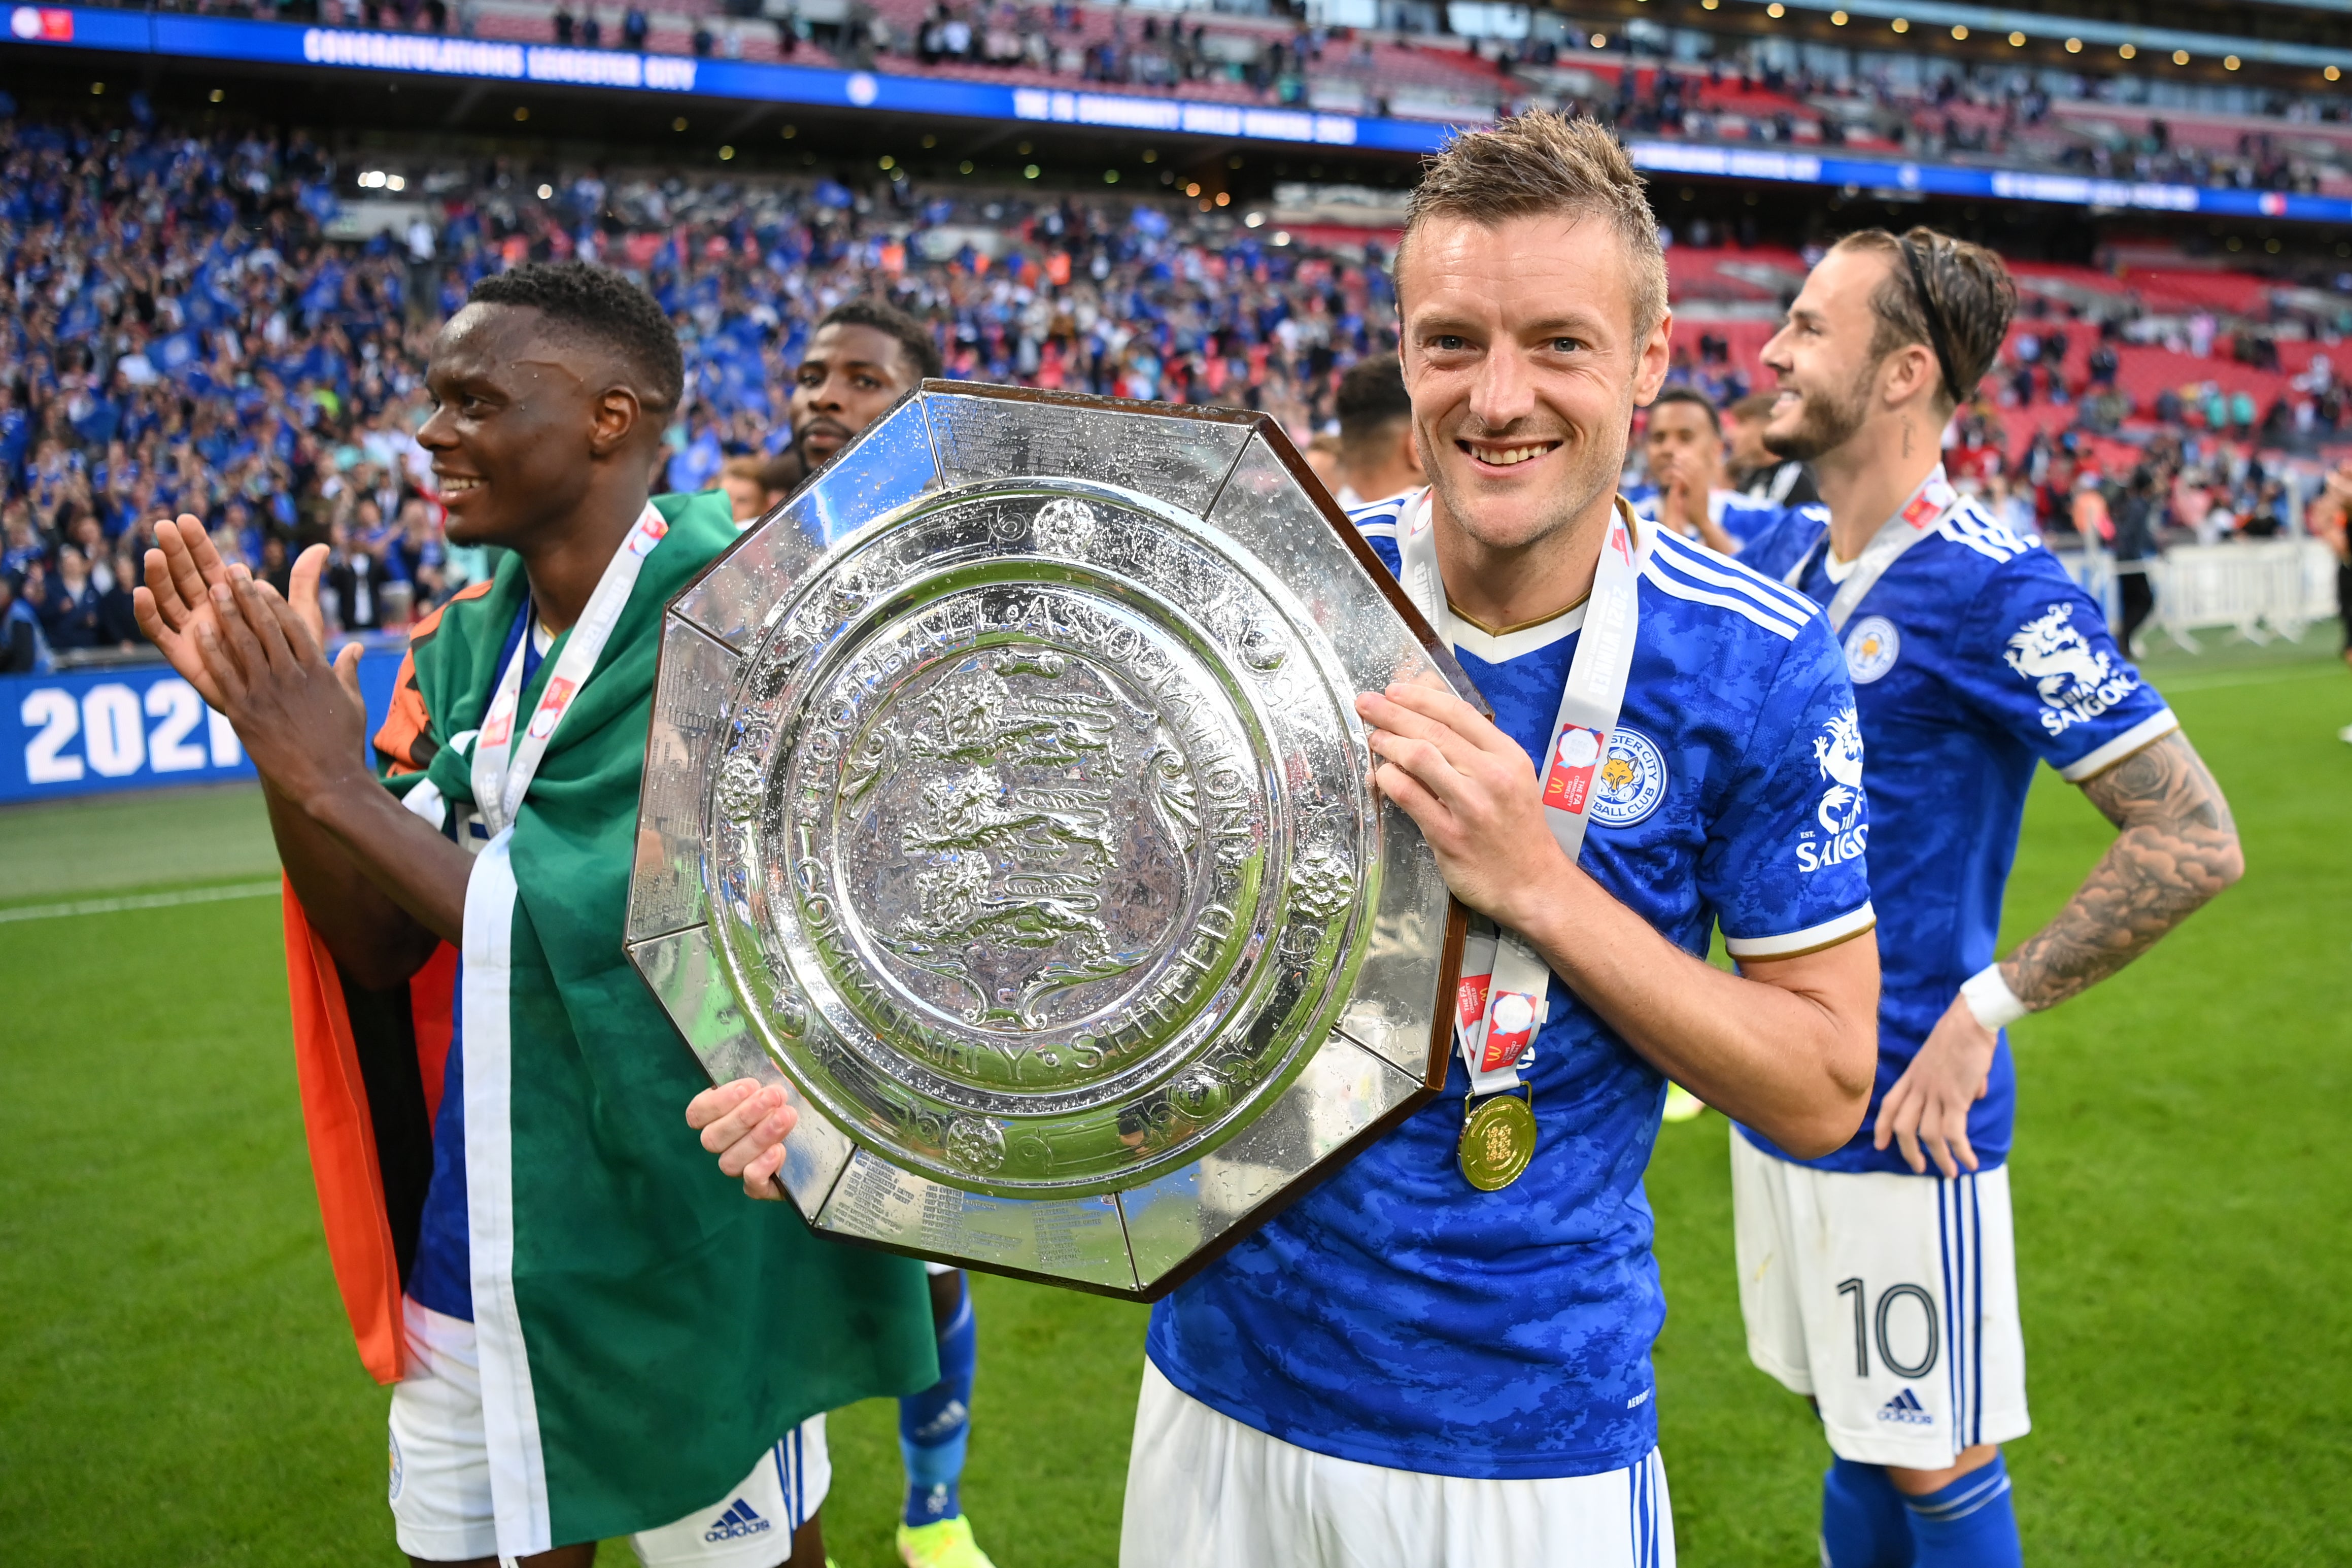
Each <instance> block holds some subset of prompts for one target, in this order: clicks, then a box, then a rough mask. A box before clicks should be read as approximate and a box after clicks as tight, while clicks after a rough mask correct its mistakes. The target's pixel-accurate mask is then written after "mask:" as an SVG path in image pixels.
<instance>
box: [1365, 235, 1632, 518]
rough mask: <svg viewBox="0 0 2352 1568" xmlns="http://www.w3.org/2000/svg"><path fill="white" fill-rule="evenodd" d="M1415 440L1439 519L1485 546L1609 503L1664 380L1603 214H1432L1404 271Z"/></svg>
mask: <svg viewBox="0 0 2352 1568" xmlns="http://www.w3.org/2000/svg"><path fill="white" fill-rule="evenodd" d="M1397 298H1398V306H1399V309H1400V311H1401V312H1402V318H1403V327H1404V345H1403V362H1404V379H1405V387H1406V390H1407V391H1408V392H1409V393H1410V394H1411V395H1412V420H1413V436H1414V439H1415V440H1416V442H1418V444H1419V446H1420V448H1421V455H1422V461H1423V465H1424V466H1425V467H1426V468H1427V469H1428V472H1429V477H1430V482H1431V484H1432V486H1433V488H1434V489H1435V490H1436V492H1437V499H1438V501H1439V503H1440V507H1441V509H1442V510H1443V512H1444V515H1445V516H1446V517H1447V518H1449V519H1450V520H1451V521H1453V522H1454V525H1455V526H1457V527H1459V528H1461V529H1462V530H1463V531H1465V533H1467V534H1468V535H1469V536H1470V537H1471V538H1472V539H1474V540H1475V541H1476V542H1478V543H1479V544H1481V545H1484V546H1486V548H1488V549H1490V550H1505V551H1507V550H1518V549H1523V548H1525V547H1527V546H1528V545H1530V544H1535V543H1538V542H1541V541H1542V540H1544V539H1547V538H1549V537H1550V536H1552V535H1554V534H1557V533H1559V531H1562V530H1564V529H1566V528H1568V527H1569V526H1570V524H1572V523H1574V522H1576V521H1578V520H1579V519H1580V518H1583V517H1585V516H1586V515H1587V514H1588V513H1590V512H1591V511H1592V510H1593V509H1594V508H1595V507H1605V506H1606V505H1607V504H1608V500H1609V498H1610V497H1611V496H1612V495H1613V494H1614V493H1615V491H1616V488H1617V476H1618V473H1619V471H1620V470H1621V469H1622V468H1623V467H1624V461H1625V439H1626V430H1627V427H1628V426H1629V424H1630V423H1631V421H1632V418H1633V405H1635V404H1636V403H1638V402H1643V401H1645V400H1647V399H1648V398H1649V397H1651V396H1652V395H1654V394H1655V393H1656V391H1657V389H1658V386H1659V384H1661V383H1662V382H1663V381H1664V378H1665V374H1666V330H1667V323H1666V322H1665V321H1660V322H1659V323H1658V324H1657V325H1656V326H1654V328H1652V329H1651V330H1650V331H1649V332H1648V333H1647V334H1646V335H1644V336H1643V337H1639V338H1637V337H1636V336H1635V335H1634V331H1633V275H1632V268H1631V266H1630V265H1629V258H1628V257H1627V254H1626V249H1625V246H1624V244H1623V242H1622V240H1620V239H1619V238H1618V237H1617V236H1616V234H1615V233H1614V232H1613V231H1612V229H1611V227H1610V226H1609V224H1608V223H1607V222H1606V221H1605V220H1604V219H1602V218H1601V217H1599V216H1591V217H1585V216H1580V215H1577V214H1572V213H1567V212H1552V213H1539V214H1535V215H1531V216H1522V217H1513V218H1508V219H1506V220H1504V221H1503V222H1500V223H1497V224H1493V225H1487V224H1481V223H1477V222H1474V221H1472V220H1469V219H1466V218H1454V217H1439V218H1433V219H1432V220H1430V221H1429V222H1427V223H1426V224H1424V225H1423V226H1420V227H1419V228H1417V229H1415V230H1414V232H1413V235H1412V243H1411V245H1410V246H1409V247H1407V249H1406V251H1405V255H1404V257H1403V258H1402V261H1401V262H1400V264H1399V268H1398V274H1397Z"/></svg>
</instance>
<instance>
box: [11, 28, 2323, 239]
mask: <svg viewBox="0 0 2352 1568" xmlns="http://www.w3.org/2000/svg"><path fill="white" fill-rule="evenodd" d="M8 27H9V39H8V42H10V43H11V44H21V45H25V46H30V47H41V46H59V45H62V46H68V47H77V48H86V49H116V50H123V51H128V52H134V53H140V54H159V55H165V56H170V57H172V58H179V59H211V60H244V61H251V62H254V63H257V64H268V65H313V66H326V67H332V68H339V69H345V70H371V71H401V72H407V73H422V74H425V75H435V76H457V77H468V78H474V79H491V80H501V81H512V82H518V83H538V84H544V85H548V86H562V87H604V88H614V89H620V90H623V91H632V92H660V93H673V94H689V93H690V94H693V95H695V96H697V97H702V98H721V99H734V100H750V101H754V102H767V103H789V104H806V105H810V106H813V107H819V108H836V109H851V110H875V111H876V112H878V113H898V114H936V115H947V116H952V117H955V118H959V119H969V120H1013V121H1036V122H1038V123H1041V124H1058V125H1087V126H1098V127H1102V128H1105V129H1110V130H1120V131H1142V132H1163V133H1166V134H1169V135H1193V136H1216V137H1224V138H1230V139H1234V140H1239V141H1255V142H1291V143H1305V144H1307V145H1310V146H1321V147H1356V148H1362V149H1366V150H1370V151H1376V152H1384V153H1433V152H1435V151H1436V150H1437V148H1438V146H1439V144H1440V143H1441V142H1443V141H1444V138H1445V135H1446V132H1447V127H1445V126H1444V125H1441V124H1437V123H1435V122H1433V121H1419V120H1383V119H1371V118H1367V117H1362V116H1358V115H1352V114H1323V113H1318V112H1314V111H1310V110H1301V109H1283V108H1275V107H1258V106H1245V105H1242V104H1234V103H1209V102H1203V101H1201V100H1195V99H1184V98H1147V97H1144V96H1142V95H1140V94H1135V93H1119V92H1084V91H1076V90H1065V89H1049V88H1033V87H999V86H993V85H991V84H988V83H984V82H969V81H947V80H942V79H938V78H934V77H919V76H897V75H893V74H891V73H888V72H881V71H845V70H834V69H824V68H816V67H813V66H784V65H760V64H754V63H752V62H751V61H748V60H711V59H691V58H682V57H678V56H671V55H640V54H633V53H630V52H628V51H625V50H621V49H575V48H564V47H557V46H555V45H552V44H522V43H512V42H501V41H499V40H496V39H487V38H452V37H442V36H440V35H437V34H425V33H378V32H363V31H361V30H358V29H355V28H341V27H304V26H298V25H295V24H293V23H287V22H245V21H236V20H232V19H229V18H226V17H217V16H180V15H176V14H170V13H163V12H153V13H150V12H139V11H107V10H97V9H89V8H83V7H79V6H35V5H18V6H16V7H15V8H14V9H13V10H11V11H10V13H9V18H8ZM1629 146H1630V147H1631V149H1632V152H1633V161H1634V163H1636V164H1637V165H1639V166H1640V167H1642V168H1643V169H1647V170H1651V171H1653V172H1654V173H1658V174H1692V175H1701V176H1708V177H1715V178H1723V179H1735V180H1762V181H1777V182H1784V183H1788V184H1804V185H1836V186H1853V187H1856V188H1858V189H1866V190H1901V191H1914V192H1918V193H1920V194H1922V195H1938V196H1958V197H1963V198H1966V197H1978V198H1981V199H1984V200H1988V201H2023V202H2050V203H2055V204H2058V205H2066V206H2103V207H2119V208H2139V209H2142V210H2147V211H2155V212H2178V213H2208V214H2212V215H2214V216H2227V217H2272V218H2289V219H2295V220H2300V221H2303V222H2306V223H2352V200H2346V199H2344V198H2342V197H2338V196H2317V195H2295V194H2290V193H2286V192H2279V191H2247V190H2237V189H2215V188H2210V187H2205V186H2197V185H2167V184H2141V183H2137V182H2132V181H2124V180H2095V179H2091V178H2087V177H2084V176H2077V175H2071V174H2034V173H2029V172H2026V171H2022V170H2009V169H1984V168H1963V167H1957V166H1953V165H1948V164H1933V163H1905V162H1903V161H1901V160H1899V159H1894V158H1869V157H1843V156H1836V157H1832V156H1824V155H1821V154H1816V153H1800V152H1782V151H1768V150H1764V149H1760V148H1759V149H1749V148H1740V147H1721V146H1710V145H1706V144H1704V143H1699V142H1643V141H1637V142H1631V143H1629Z"/></svg>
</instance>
